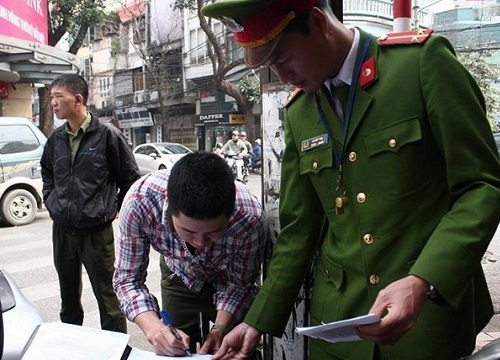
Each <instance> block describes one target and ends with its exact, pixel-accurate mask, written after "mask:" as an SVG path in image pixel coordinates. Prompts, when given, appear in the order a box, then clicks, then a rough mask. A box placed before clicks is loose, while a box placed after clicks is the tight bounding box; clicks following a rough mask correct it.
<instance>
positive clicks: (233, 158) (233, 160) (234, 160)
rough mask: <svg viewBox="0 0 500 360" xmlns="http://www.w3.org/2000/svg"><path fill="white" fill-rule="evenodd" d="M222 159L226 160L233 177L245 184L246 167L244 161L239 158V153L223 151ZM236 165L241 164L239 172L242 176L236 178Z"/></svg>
mask: <svg viewBox="0 0 500 360" xmlns="http://www.w3.org/2000/svg"><path fill="white" fill-rule="evenodd" d="M224 159H225V160H226V162H227V164H228V165H229V167H230V168H231V170H232V172H233V176H234V179H235V180H237V181H240V182H242V183H243V184H246V183H247V182H248V174H249V171H248V167H247V166H245V163H244V162H243V160H242V159H241V157H240V156H239V155H236V154H234V153H229V152H228V153H225V154H224ZM238 166H241V174H242V177H241V178H238Z"/></svg>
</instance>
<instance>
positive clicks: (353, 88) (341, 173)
mask: <svg viewBox="0 0 500 360" xmlns="http://www.w3.org/2000/svg"><path fill="white" fill-rule="evenodd" d="M371 41H372V36H371V35H370V36H368V39H366V41H365V43H364V45H363V50H362V52H361V59H360V61H359V63H358V66H357V67H356V69H355V71H353V74H352V79H351V86H350V88H349V97H348V101H347V110H346V114H345V115H344V131H343V136H342V151H341V154H340V158H339V154H338V153H337V151H335V146H333V137H332V132H331V131H330V128H329V127H328V122H327V120H326V115H325V112H324V111H323V108H322V107H321V101H320V99H319V93H318V92H316V93H315V100H316V109H317V111H318V114H319V118H320V120H321V123H322V125H323V128H324V129H325V131H326V132H327V133H328V137H329V138H330V139H332V149H333V155H334V156H335V159H336V160H337V163H338V164H339V170H338V177H337V190H338V189H339V188H341V187H342V182H343V176H344V169H343V164H344V157H345V151H346V142H347V131H348V130H349V124H350V123H351V118H352V113H353V111H354V99H355V98H356V88H357V81H358V79H359V74H360V72H361V66H363V63H364V61H365V57H366V54H367V53H368V48H369V47H370V43H371Z"/></svg>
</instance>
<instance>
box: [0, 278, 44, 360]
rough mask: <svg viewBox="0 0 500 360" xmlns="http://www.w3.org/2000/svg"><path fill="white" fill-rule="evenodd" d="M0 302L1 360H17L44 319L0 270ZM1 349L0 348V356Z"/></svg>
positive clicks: (14, 283) (11, 280)
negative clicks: (0, 318) (0, 319)
mask: <svg viewBox="0 0 500 360" xmlns="http://www.w3.org/2000/svg"><path fill="white" fill-rule="evenodd" d="M0 302H1V312H0V315H1V317H2V321H0V338H2V337H3V340H4V341H3V357H2V355H0V358H1V359H2V360H18V359H19V358H20V357H21V353H22V351H23V349H24V347H25V346H26V344H27V343H28V340H29V338H30V336H31V334H32V333H33V331H34V330H35V328H36V327H37V326H38V325H40V324H41V323H42V322H43V321H44V319H43V315H42V313H41V312H40V310H38V308H37V307H36V306H35V305H34V304H33V303H31V302H30V301H29V300H28V299H27V298H26V297H25V296H24V295H23V293H22V292H21V290H20V289H19V287H18V286H17V284H16V282H15V281H14V279H13V278H12V277H11V276H10V274H9V273H8V272H6V271H5V270H3V269H1V268H0ZM1 353H2V349H1V348H0V354H1Z"/></svg>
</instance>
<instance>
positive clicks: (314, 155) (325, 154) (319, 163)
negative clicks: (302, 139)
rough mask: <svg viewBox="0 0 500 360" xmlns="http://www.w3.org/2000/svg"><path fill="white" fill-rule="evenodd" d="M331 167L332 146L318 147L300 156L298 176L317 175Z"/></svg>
mask: <svg viewBox="0 0 500 360" xmlns="http://www.w3.org/2000/svg"><path fill="white" fill-rule="evenodd" d="M332 166H333V151H332V145H331V144H328V145H325V146H321V147H318V148H316V149H313V150H308V151H305V152H303V153H301V154H300V174H301V175H304V174H307V173H311V174H319V173H320V172H321V171H322V170H324V169H326V168H331V167H332Z"/></svg>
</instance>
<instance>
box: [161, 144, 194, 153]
mask: <svg viewBox="0 0 500 360" xmlns="http://www.w3.org/2000/svg"><path fill="white" fill-rule="evenodd" d="M158 149H160V151H161V153H162V154H187V153H189V152H190V151H189V149H188V148H186V147H184V146H182V145H179V144H158Z"/></svg>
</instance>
